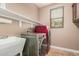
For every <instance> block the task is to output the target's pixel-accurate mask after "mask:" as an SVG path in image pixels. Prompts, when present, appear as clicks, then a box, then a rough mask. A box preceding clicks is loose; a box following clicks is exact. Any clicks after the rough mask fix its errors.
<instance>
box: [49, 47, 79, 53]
mask: <svg viewBox="0 0 79 59" xmlns="http://www.w3.org/2000/svg"><path fill="white" fill-rule="evenodd" d="M50 48H55V49H59V50H63V51H66V52H73V53H79V50H74V49H68V48H63V47H57V46H50Z"/></svg>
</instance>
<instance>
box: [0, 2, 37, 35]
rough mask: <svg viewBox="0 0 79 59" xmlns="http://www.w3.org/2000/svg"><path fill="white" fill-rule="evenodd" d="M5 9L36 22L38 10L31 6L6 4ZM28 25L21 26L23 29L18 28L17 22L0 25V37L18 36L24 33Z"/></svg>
mask: <svg viewBox="0 0 79 59" xmlns="http://www.w3.org/2000/svg"><path fill="white" fill-rule="evenodd" d="M6 7H7V9H9V10H11V11H14V12H15V13H19V14H22V15H24V16H26V17H29V18H32V19H34V20H38V8H37V7H36V6H34V5H33V4H22V3H19V4H17V3H13V4H11V3H10V4H7V6H6ZM29 26H30V24H26V23H24V24H23V27H20V26H19V22H18V21H13V22H12V24H1V23H0V35H10V36H12V35H17V36H18V35H19V34H21V33H22V32H24V31H26V30H27V28H28V27H29Z"/></svg>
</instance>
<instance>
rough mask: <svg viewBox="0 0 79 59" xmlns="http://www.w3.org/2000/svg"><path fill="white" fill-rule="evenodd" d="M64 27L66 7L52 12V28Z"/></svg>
mask: <svg viewBox="0 0 79 59" xmlns="http://www.w3.org/2000/svg"><path fill="white" fill-rule="evenodd" d="M63 27H64V7H58V8H54V9H51V10H50V28H63Z"/></svg>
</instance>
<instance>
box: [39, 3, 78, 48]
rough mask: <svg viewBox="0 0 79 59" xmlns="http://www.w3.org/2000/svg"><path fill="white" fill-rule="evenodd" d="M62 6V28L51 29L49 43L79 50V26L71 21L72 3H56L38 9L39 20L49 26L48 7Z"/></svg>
mask: <svg viewBox="0 0 79 59" xmlns="http://www.w3.org/2000/svg"><path fill="white" fill-rule="evenodd" d="M60 6H64V28H56V29H54V28H53V29H51V45H54V46H59V47H64V48H70V49H77V50H79V47H78V46H79V28H78V27H76V25H75V24H74V23H73V22H72V4H56V5H50V6H47V7H44V8H41V9H40V21H41V22H42V23H44V24H46V25H48V26H49V27H50V9H52V8H56V7H60Z"/></svg>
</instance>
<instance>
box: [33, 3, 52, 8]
mask: <svg viewBox="0 0 79 59" xmlns="http://www.w3.org/2000/svg"><path fill="white" fill-rule="evenodd" d="M50 4H52V3H34V5H36V6H37V7H38V8H41V7H45V6H48V5H50Z"/></svg>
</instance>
